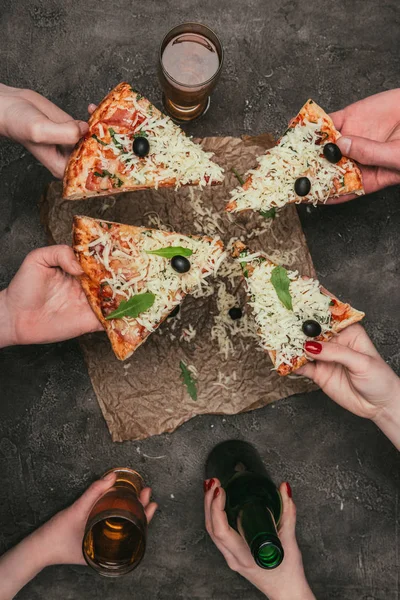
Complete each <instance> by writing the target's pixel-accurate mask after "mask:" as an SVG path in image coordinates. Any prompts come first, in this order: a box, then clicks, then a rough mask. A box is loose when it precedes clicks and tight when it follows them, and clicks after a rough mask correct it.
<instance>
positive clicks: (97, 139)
mask: <svg viewBox="0 0 400 600" xmlns="http://www.w3.org/2000/svg"><path fill="white" fill-rule="evenodd" d="M92 138H93V139H94V140H96V142H99V144H101V145H102V146H108V144H107V143H106V142H103V140H101V139H100V138H98V137H97V135H96V134H95V133H94V134H93V135H92Z"/></svg>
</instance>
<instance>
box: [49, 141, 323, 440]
mask: <svg viewBox="0 0 400 600" xmlns="http://www.w3.org/2000/svg"><path fill="white" fill-rule="evenodd" d="M272 144H273V139H272V137H271V136H270V135H268V134H266V135H263V136H260V137H257V138H244V139H239V138H233V137H223V138H218V137H214V138H206V139H204V140H202V145H203V147H204V149H205V150H209V151H212V152H214V153H215V159H216V160H217V162H218V163H219V164H221V165H222V166H223V167H224V168H225V171H226V179H225V183H224V184H223V185H222V186H215V187H212V188H207V189H205V190H203V191H200V190H197V189H194V190H193V191H192V192H190V189H189V188H181V189H179V190H177V191H175V190H165V189H164V190H158V191H155V190H146V191H139V192H133V193H127V194H123V195H118V196H109V197H105V198H93V199H89V200H83V201H65V200H62V197H61V191H62V189H61V183H59V182H57V183H53V184H51V185H50V187H49V189H48V191H47V192H46V194H45V196H44V197H43V198H42V201H41V215H42V220H43V222H44V224H45V225H46V227H47V228H48V231H49V233H50V238H51V240H52V243H53V242H56V243H68V244H70V243H71V225H72V217H73V215H74V214H81V215H87V216H91V217H96V218H104V219H107V220H110V221H117V222H121V223H127V224H133V225H142V226H149V225H151V223H150V221H149V219H150V218H151V214H149V213H157V214H158V215H159V217H160V218H161V221H162V222H163V223H164V224H168V225H169V226H170V227H171V228H172V229H173V230H175V231H177V232H180V233H185V234H190V233H192V234H196V233H200V232H199V227H203V223H205V220H207V216H204V217H199V216H198V215H196V214H195V213H194V211H193V208H192V204H191V202H193V198H195V199H196V198H198V197H199V196H200V199H201V201H202V202H203V207H206V208H207V207H211V208H212V209H213V211H218V212H220V213H221V215H222V216H221V220H220V221H219V224H220V227H221V229H222V230H223V231H222V232H220V234H221V237H222V239H223V240H224V241H225V242H227V241H228V240H229V239H230V238H232V237H242V239H243V240H244V241H245V242H247V243H248V244H249V246H250V247H251V248H254V250H257V249H260V248H263V249H264V250H265V251H266V252H267V253H268V252H272V251H274V252H276V250H278V249H282V250H287V249H293V248H296V249H297V250H296V257H297V258H296V262H295V264H292V265H291V268H296V269H299V270H300V271H301V273H302V274H304V275H310V276H314V275H315V272H314V267H313V264H312V260H311V256H310V254H309V251H308V248H307V244H306V241H305V238H304V235H303V231H302V229H301V225H300V221H299V218H298V216H297V212H296V208H295V207H294V206H293V205H291V206H288V207H286V208H285V209H284V210H282V211H281V212H280V213H279V214H278V216H277V218H276V219H275V220H273V222H272V224H271V226H270V229H269V230H268V231H267V232H265V233H262V234H261V235H258V234H257V231H259V230H260V229H263V228H265V225H266V220H265V219H264V218H263V217H261V216H260V215H256V214H250V213H244V214H242V215H236V216H234V217H233V221H231V219H230V218H229V216H228V215H227V214H226V213H224V206H225V204H226V202H227V200H228V199H229V193H228V192H229V190H230V189H232V188H233V187H235V186H236V185H237V184H238V182H237V180H236V178H235V176H234V175H233V174H232V173H231V168H232V167H234V168H236V169H237V171H238V172H239V173H242V174H243V173H244V172H245V171H246V170H247V169H249V168H252V167H253V166H254V165H255V164H256V163H255V157H256V156H258V155H260V154H261V153H262V152H263V151H264V150H265V149H266V148H269V147H271V146H272ZM195 221H196V222H197V225H196V227H197V229H196V227H195V225H194V223H195ZM211 221H212V219H211ZM209 226H210V218H208V225H207V226H206V225H204V229H207V227H209ZM204 233H208V232H207V231H204ZM249 238H250V239H249ZM238 282H239V281H238ZM235 287H236V284H235ZM228 288H229V285H228ZM242 288H243V286H241V287H239V292H238V295H239V297H240V302H241V303H243V301H244V291H243V289H242ZM217 312H218V311H217V307H216V296H215V294H214V295H212V296H209V297H205V298H204V297H203V298H198V299H196V298H193V297H187V298H186V299H185V301H184V303H183V305H182V307H181V311H180V318H178V321H177V322H176V323H175V324H173V321H174V319H168V320H167V321H166V322H165V323H164V324H163V325H162V326H161V327H160V328H159V330H158V331H156V332H155V333H153V334H152V335H151V336H150V337H149V339H148V340H147V341H146V343H145V344H143V346H141V347H140V348H139V349H138V350H137V351H136V352H135V353H134V355H133V356H132V357H131V358H130V359H128V360H127V361H125V362H120V361H119V360H117V359H116V358H115V356H114V353H113V352H112V350H111V346H110V343H109V341H108V338H107V336H106V334H105V333H95V334H88V335H86V336H83V337H82V338H81V346H82V349H83V353H84V356H85V360H86V363H87V366H88V370H89V375H90V378H91V380H92V384H93V388H94V390H95V393H96V395H97V399H98V401H99V404H100V407H101V410H102V412H103V415H104V418H105V420H106V422H107V425H108V428H109V430H110V433H111V436H112V439H113V441H118V442H120V441H123V440H139V439H144V438H146V437H149V436H152V435H155V434H160V433H163V432H171V431H173V430H174V429H176V428H177V427H178V426H179V425H181V424H182V423H184V422H185V421H187V420H188V419H191V418H192V417H194V416H195V415H198V414H204V413H212V414H235V413H240V412H244V411H248V410H253V409H256V408H259V407H261V406H264V405H266V404H269V403H270V402H273V401H275V400H278V399H280V398H285V397H287V396H290V395H291V394H295V393H299V392H306V391H309V390H312V389H314V388H313V385H312V384H311V383H310V382H309V381H307V380H306V379H303V378H297V377H293V378H288V377H279V376H278V375H277V374H276V373H275V372H274V371H272V370H271V366H272V365H271V362H270V360H269V357H268V356H267V355H266V354H265V353H263V352H261V351H259V349H258V346H257V341H256V340H254V339H244V340H241V339H239V338H237V337H235V338H234V339H233V342H234V348H235V354H234V355H233V356H231V357H229V358H228V360H226V359H225V358H224V356H223V355H221V354H220V353H219V352H218V344H217V343H216V342H214V341H212V340H211V336H210V332H211V327H212V325H213V322H214V315H215V314H217ZM189 323H190V324H191V325H192V327H193V328H194V329H195V330H196V336H195V338H194V339H193V340H192V341H190V342H186V341H180V336H181V334H182V330H183V328H185V327H186V328H187V327H188V324H189ZM172 332H173V333H172ZM171 333H172V335H173V336H175V339H173V340H171V336H170V334H171ZM180 360H183V361H184V362H185V363H186V364H190V365H194V366H195V367H196V369H197V371H198V374H199V375H198V381H197V389H198V399H197V401H193V400H192V399H191V398H190V396H189V394H188V393H187V390H186V387H185V385H184V384H183V382H182V379H181V374H180V368H179V362H180ZM233 373H235V377H236V380H235V381H233V380H232V379H233V378H232V374H233ZM227 377H230V381H229V383H228V385H227V384H226V381H227Z"/></svg>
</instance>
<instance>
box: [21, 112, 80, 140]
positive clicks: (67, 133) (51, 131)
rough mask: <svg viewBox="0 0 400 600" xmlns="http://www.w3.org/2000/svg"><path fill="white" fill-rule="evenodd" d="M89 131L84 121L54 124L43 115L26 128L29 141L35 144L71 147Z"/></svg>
mask: <svg viewBox="0 0 400 600" xmlns="http://www.w3.org/2000/svg"><path fill="white" fill-rule="evenodd" d="M88 130H89V126H88V124H87V123H86V122H85V121H74V120H72V119H71V120H70V121H65V122H64V123H55V122H54V121H51V120H50V119H48V118H47V117H46V116H45V115H44V114H43V113H40V116H37V118H36V119H35V120H33V121H32V122H31V123H30V125H29V128H28V132H29V138H30V141H31V142H33V143H35V144H48V145H49V144H66V145H73V144H76V142H77V141H78V140H79V139H80V138H81V137H82V136H83V135H85V133H87V131H88Z"/></svg>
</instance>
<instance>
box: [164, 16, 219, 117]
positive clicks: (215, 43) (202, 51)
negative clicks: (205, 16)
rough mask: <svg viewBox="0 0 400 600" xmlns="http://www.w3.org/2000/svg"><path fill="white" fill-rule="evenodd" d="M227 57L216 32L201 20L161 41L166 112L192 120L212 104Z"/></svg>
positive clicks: (180, 27) (187, 24)
mask: <svg viewBox="0 0 400 600" xmlns="http://www.w3.org/2000/svg"><path fill="white" fill-rule="evenodd" d="M223 60H224V51H223V48H222V44H221V42H220V41H219V39H218V37H217V36H216V34H215V33H214V32H213V31H212V30H211V29H210V28H209V27H206V26H205V25H201V24H200V23H183V24H182V25H178V26H177V27H174V28H173V29H171V31H169V32H168V33H167V34H166V36H165V37H164V39H163V41H162V42H161V46H160V54H159V64H158V73H159V78H160V82H161V87H162V89H163V92H164V93H163V103H164V108H165V110H166V112H167V113H168V114H169V115H170V117H171V118H172V119H173V120H174V121H178V122H184V121H192V120H193V119H196V118H197V117H200V116H201V115H204V114H205V113H206V112H207V110H208V108H209V106H210V93H211V91H212V90H213V88H214V87H215V84H216V83H217V80H218V77H219V75H220V73H221V68H222V63H223Z"/></svg>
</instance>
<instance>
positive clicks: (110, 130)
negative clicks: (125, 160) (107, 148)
mask: <svg viewBox="0 0 400 600" xmlns="http://www.w3.org/2000/svg"><path fill="white" fill-rule="evenodd" d="M108 131H109V133H110V135H111V139H112V141H113V142H114V146H115V147H116V148H118V150H121V152H125V153H126V150H125V148H124V147H123V145H122V144H120V143H119V141H118V140H117V139H116V137H115V136H116V133H115V131H114V129H113V128H112V127H109V128H108Z"/></svg>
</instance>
